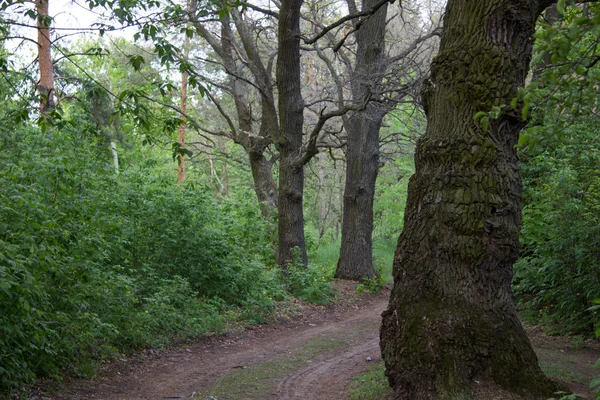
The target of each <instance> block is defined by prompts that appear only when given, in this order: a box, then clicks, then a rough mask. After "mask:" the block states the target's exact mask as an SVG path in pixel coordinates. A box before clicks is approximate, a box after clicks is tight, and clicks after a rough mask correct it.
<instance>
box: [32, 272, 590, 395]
mask: <svg viewBox="0 0 600 400" xmlns="http://www.w3.org/2000/svg"><path fill="white" fill-rule="evenodd" d="M335 286H336V290H337V293H338V301H337V303H336V304H334V305H329V306H313V305H304V304H299V303H298V304H297V308H298V309H299V310H296V311H295V312H297V311H301V316H298V317H296V318H293V319H291V318H284V317H283V316H280V318H278V319H277V320H276V321H274V322H272V323H269V324H266V325H258V326H253V327H245V328H240V329H237V330H232V331H230V332H228V333H225V334H219V335H214V336H211V337H204V338H200V339H198V340H196V341H195V342H193V343H187V344H185V345H182V346H176V347H172V348H170V349H166V350H160V351H156V350H148V351H145V352H141V353H138V354H136V355H135V356H133V357H131V358H127V359H126V358H122V359H119V360H116V361H113V362H111V363H109V364H107V365H105V367H104V368H103V371H102V373H101V374H100V376H99V377H97V378H95V379H92V380H83V379H77V380H71V381H68V382H66V383H65V385H64V386H63V388H62V389H61V390H59V391H50V392H48V391H46V393H45V394H43V395H40V396H34V398H38V399H43V400H59V399H60V400H62V399H64V400H71V399H107V400H108V399H110V400H113V399H122V400H125V399H195V400H208V399H210V400H226V399H227V400H229V399H231V400H233V399H256V400H260V399H305V400H310V399H314V400H318V399H323V400H338V399H339V400H342V399H348V398H360V399H389V398H390V395H389V393H390V392H389V389H386V388H385V387H383V388H381V386H383V385H382V383H381V382H382V381H383V379H382V378H381V376H379V378H378V381H379V382H375V385H379V386H380V388H379V389H382V390H380V392H379V393H380V394H378V395H377V396H375V397H374V390H373V389H370V388H369V389H367V390H366V392H369V393H370V394H369V393H362V392H361V389H360V386H365V387H368V386H369V384H373V382H371V383H369V382H365V377H368V376H371V375H373V373H374V372H375V374H376V375H380V373H379V372H378V371H381V368H382V366H381V356H380V354H379V344H378V343H379V323H380V314H381V312H382V311H383V310H384V309H385V307H386V305H387V299H388V296H389V290H385V289H384V290H382V291H381V292H380V293H378V294H367V293H363V294H358V293H357V292H356V291H355V290H354V288H353V286H352V284H349V283H339V282H335ZM528 333H529V335H530V338H531V341H532V343H533V346H534V347H535V349H536V352H537V353H538V357H539V358H540V365H541V366H542V368H543V369H544V371H545V372H546V373H547V374H548V375H550V376H551V377H552V378H553V379H555V380H559V381H561V382H562V383H563V384H565V385H567V386H568V387H569V388H570V389H571V390H572V391H574V392H576V393H581V394H583V395H589V393H588V392H587V391H586V389H587V385H588V383H589V382H590V380H591V379H592V378H593V377H594V376H595V375H596V371H595V370H594V367H593V365H594V363H595V361H596V360H597V359H598V358H600V346H599V345H598V344H597V343H596V342H589V341H588V342H586V341H583V340H576V341H574V340H572V339H568V338H561V337H550V336H547V335H545V334H544V333H543V332H542V330H541V329H539V328H536V327H529V328H528ZM369 372H371V375H366V374H367V373H369ZM360 377H363V378H362V380H359V379H360ZM368 379H370V378H367V380H368ZM357 386H358V389H356V387H357ZM349 387H355V389H353V390H349ZM46 389H48V386H46ZM363 392H365V391H363ZM476 397H477V399H482V400H491V399H498V400H501V399H519V397H515V396H512V395H509V394H507V393H505V392H502V391H501V390H497V389H496V388H493V387H489V386H485V387H483V386H482V387H481V388H480V389H479V390H477V396H476Z"/></svg>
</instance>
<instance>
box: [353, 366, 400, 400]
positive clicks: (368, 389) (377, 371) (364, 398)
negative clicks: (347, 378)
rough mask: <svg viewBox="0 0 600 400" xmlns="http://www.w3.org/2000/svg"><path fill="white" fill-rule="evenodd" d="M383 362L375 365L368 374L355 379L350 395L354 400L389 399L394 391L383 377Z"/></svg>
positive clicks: (370, 367)
mask: <svg viewBox="0 0 600 400" xmlns="http://www.w3.org/2000/svg"><path fill="white" fill-rule="evenodd" d="M384 370H385V367H384V365H383V361H379V362H376V363H373V364H371V365H370V366H369V369H368V371H367V372H366V373H364V374H362V375H359V376H357V377H356V378H354V379H353V380H352V381H351V382H350V385H349V388H348V394H349V396H350V399H352V400H378V399H385V398H388V397H389V396H390V395H391V394H392V389H391V388H390V386H389V385H388V381H387V378H386V377H385V376H384V375H383V372H384Z"/></svg>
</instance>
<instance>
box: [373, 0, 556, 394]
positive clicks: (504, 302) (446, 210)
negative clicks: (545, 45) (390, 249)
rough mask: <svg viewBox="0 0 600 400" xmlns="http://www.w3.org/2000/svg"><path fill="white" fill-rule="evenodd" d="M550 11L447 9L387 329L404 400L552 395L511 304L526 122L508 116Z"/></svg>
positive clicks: (489, 1)
mask: <svg viewBox="0 0 600 400" xmlns="http://www.w3.org/2000/svg"><path fill="white" fill-rule="evenodd" d="M549 3H551V1H550V0H517V1H515V0H478V1H473V0H450V1H449V2H448V5H447V9H446V14H445V17H444V31H443V34H442V40H441V44H440V50H439V54H438V55H437V56H436V58H435V59H434V61H433V63H432V67H431V70H432V72H431V77H430V79H429V80H428V81H427V82H425V84H424V87H423V93H422V96H423V102H424V107H425V111H426V115H427V122H428V125H427V130H426V133H425V135H424V136H423V137H422V138H421V139H420V140H419V142H418V145H417V148H416V153H415V167H416V170H415V174H414V176H413V177H412V178H411V180H410V183H409V190H408V200H407V206H406V212H405V221H404V230H403V232H402V234H401V235H400V237H399V239H398V246H397V248H396V252H395V257H394V269H393V275H394V288H393V290H392V293H391V297H390V302H389V306H388V308H387V310H386V311H385V312H384V313H383V323H382V327H381V350H382V354H383V358H384V360H385V365H386V374H387V376H388V378H389V382H390V385H391V386H392V387H393V389H394V398H395V399H411V400H412V399H416V400H418V399H436V398H441V399H446V398H452V397H453V396H457V395H469V394H470V393H471V392H472V389H473V381H474V379H478V380H483V381H491V382H495V383H496V384H498V385H500V386H502V387H504V388H506V389H508V390H511V391H516V392H527V393H533V394H537V395H541V394H547V393H549V392H551V391H552V390H553V389H554V388H555V385H554V384H553V383H552V382H551V381H549V380H548V379H547V378H546V377H545V376H544V374H543V373H542V372H541V370H540V368H539V366H538V363H537V357H536V355H535V353H534V351H533V349H532V347H531V344H530V342H529V339H528V338H527V336H526V334H525V331H524V330H523V328H522V326H521V323H520V321H519V319H518V317H517V314H516V311H515V306H514V303H513V299H512V293H511V285H510V284H511V277H512V265H513V263H514V261H515V260H516V258H517V256H518V253H519V242H518V233H519V229H520V226H521V178H520V174H519V169H518V165H517V156H516V151H515V148H514V147H515V144H516V143H517V139H518V137H519V132H520V131H521V129H522V127H523V125H524V122H523V119H522V117H521V111H520V110H519V109H518V107H515V108H517V109H512V108H510V107H505V106H504V105H506V104H511V100H512V99H513V98H516V97H517V91H518V88H519V87H521V86H523V84H524V81H525V77H526V75H527V72H528V66H529V61H530V58H531V51H532V43H533V40H532V37H533V33H534V30H535V24H536V20H537V18H538V16H539V14H540V13H541V12H542V11H543V10H544V8H545V7H547V6H548V5H549ZM513 104H514V103H513ZM494 106H497V107H505V108H504V112H503V113H502V114H501V115H500V116H499V117H498V118H496V119H491V118H488V117H487V116H483V117H482V115H481V114H480V115H479V116H478V118H479V117H481V119H480V120H476V119H475V115H476V114H477V113H478V112H489V111H490V110H491V109H492V107H494Z"/></svg>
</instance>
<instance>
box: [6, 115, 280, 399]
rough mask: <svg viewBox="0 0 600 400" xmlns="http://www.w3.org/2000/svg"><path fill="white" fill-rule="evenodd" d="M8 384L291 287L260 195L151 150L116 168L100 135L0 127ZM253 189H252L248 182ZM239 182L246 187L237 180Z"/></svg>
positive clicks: (85, 365) (218, 318) (86, 365)
mask: <svg viewBox="0 0 600 400" xmlns="http://www.w3.org/2000/svg"><path fill="white" fill-rule="evenodd" d="M0 146H1V147H0V193H1V197H0V210H1V211H0V359H2V363H0V391H2V392H6V393H10V392H11V391H14V390H18V389H19V388H21V387H22V386H23V385H24V384H27V383H29V382H32V380H33V379H34V378H35V377H37V376H50V377H54V378H57V379H59V378H60V377H61V376H62V374H63V373H64V372H74V373H77V374H80V375H85V376H88V375H90V374H92V373H93V371H94V368H93V365H94V363H95V362H96V361H97V360H100V359H103V358H106V357H113V356H114V355H115V354H118V353H120V352H127V351H131V350H132V349H135V348H140V347H148V346H161V345H164V344H165V343H168V342H169V341H171V340H173V338H178V337H179V338H184V337H188V336H195V335H199V334H203V333H206V332H210V331H215V330H218V329H220V328H221V327H222V326H223V325H224V323H225V321H224V317H223V316H222V315H223V313H224V312H226V311H227V310H229V309H231V308H233V307H240V306H245V307H249V306H250V305H251V304H253V305H255V306H253V308H252V310H253V312H254V313H255V314H254V317H255V318H258V317H257V315H258V316H260V314H261V313H267V312H269V311H270V310H272V308H273V301H274V300H273V299H280V298H282V297H284V296H285V293H284V289H283V281H282V279H281V276H280V275H278V273H277V272H274V271H276V270H274V269H273V251H272V247H271V246H272V244H271V242H270V238H271V236H270V235H271V233H270V232H271V231H272V227H271V226H269V225H268V224H267V223H266V222H265V221H264V220H263V218H262V217H261V215H260V212H259V208H258V207H257V206H256V204H255V202H254V201H253V200H254V197H253V196H248V193H247V192H246V193H241V194H234V196H237V198H235V199H234V200H224V201H222V202H221V203H218V202H217V201H216V200H215V198H214V196H213V195H212V194H211V193H210V191H209V190H208V189H206V188H205V187H203V186H202V185H199V184H194V182H190V184H188V185H186V186H185V188H184V189H181V188H180V187H179V186H177V185H176V184H175V183H174V182H173V181H174V179H173V175H172V173H171V172H170V171H169V170H170V169H172V164H168V165H166V167H168V168H169V170H166V169H165V168H163V167H162V165H163V164H164V163H159V162H158V160H160V157H163V156H162V155H156V156H155V155H154V154H153V152H156V151H157V150H154V149H151V148H147V149H146V152H145V154H144V155H143V157H140V155H138V154H133V153H132V154H127V153H124V154H122V160H123V163H124V164H125V167H123V168H122V171H121V174H120V175H119V176H116V175H115V173H114V170H113V169H112V166H111V164H110V160H111V159H110V154H109V153H108V152H107V151H106V148H105V147H104V139H103V138H95V137H94V136H90V135H87V136H86V135H85V134H81V133H80V132H79V130H75V129H74V128H71V127H70V126H69V125H66V126H65V127H63V128H61V129H56V128H55V129H50V130H47V131H46V132H45V133H41V132H40V131H38V130H36V129H24V130H21V131H10V130H6V129H5V130H2V131H0ZM244 190H246V189H244ZM240 191H241V190H240Z"/></svg>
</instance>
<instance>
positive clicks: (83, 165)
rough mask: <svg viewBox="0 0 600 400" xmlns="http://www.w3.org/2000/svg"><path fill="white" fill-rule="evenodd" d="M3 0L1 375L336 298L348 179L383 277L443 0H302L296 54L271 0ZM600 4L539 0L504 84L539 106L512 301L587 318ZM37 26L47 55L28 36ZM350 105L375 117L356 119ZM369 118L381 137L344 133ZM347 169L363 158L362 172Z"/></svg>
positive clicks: (69, 366)
mask: <svg viewBox="0 0 600 400" xmlns="http://www.w3.org/2000/svg"><path fill="white" fill-rule="evenodd" d="M1 4H2V9H3V13H2V15H1V20H0V28H1V31H0V35H1V38H2V48H1V49H0V56H1V57H0V72H1V75H2V79H0V95H1V96H2V107H1V110H0V112H1V113H2V117H1V118H0V149H1V152H0V160H1V162H0V171H1V173H0V191H1V193H2V197H1V200H0V208H1V212H0V359H1V360H2V363H1V364H0V388H1V390H2V392H3V393H6V394H7V395H9V394H10V393H14V392H19V391H20V390H23V388H25V387H26V385H27V384H30V383H32V382H34V380H35V379H36V378H38V377H45V376H49V377H52V378H55V379H58V380H60V378H61V377H62V376H64V375H65V374H76V375H81V376H91V375H93V374H94V373H95V368H96V365H97V363H98V362H99V361H101V360H104V359H106V358H111V357H117V356H118V355H119V354H121V353H128V352H132V351H135V350H136V349H139V348H144V347H153V346H157V347H159V346H164V345H166V344H168V343H170V342H172V341H173V340H179V339H182V338H189V337H195V336H198V335H202V334H208V333H211V332H218V331H220V330H222V329H224V327H225V326H227V325H228V324H242V323H261V322H263V321H265V320H267V319H268V318H269V316H270V315H272V313H273V312H274V310H276V309H281V308H285V307H291V304H293V299H295V298H298V299H301V300H303V301H308V302H314V303H318V304H325V303H328V302H331V301H335V293H333V292H332V291H331V289H330V287H329V283H330V281H331V280H332V279H333V277H334V276H335V275H336V273H337V274H338V275H340V270H342V271H343V268H344V261H343V259H344V251H343V250H342V252H340V248H342V249H343V246H344V223H346V224H349V225H348V226H350V229H349V230H348V231H347V232H354V231H355V230H356V228H352V226H353V225H352V223H353V222H352V221H350V222H348V221H346V222H345V221H344V219H345V218H350V217H349V216H348V215H349V212H348V210H350V209H351V205H349V203H346V202H348V201H351V200H352V199H354V202H355V203H357V204H363V205H365V204H366V207H367V209H368V207H369V201H373V205H372V211H371V212H370V213H371V214H369V213H366V214H365V213H364V212H358V213H357V215H358V216H361V215H362V216H365V215H367V216H369V215H372V222H369V221H368V220H366V221H360V220H356V219H355V220H354V226H355V227H356V226H361V227H363V228H366V233H365V232H363V234H364V235H368V239H365V237H366V236H363V237H362V238H361V237H358V239H357V238H354V239H353V238H348V237H347V236H346V241H347V242H346V243H347V244H346V246H347V247H349V248H350V249H352V248H354V247H356V248H358V249H364V248H363V247H357V245H356V243H353V242H352V240H357V241H358V242H359V243H362V245H364V246H367V247H366V248H367V249H368V251H362V260H363V261H361V263H362V264H361V265H362V267H361V268H360V269H359V270H358V272H355V273H354V275H353V276H350V277H351V278H353V279H363V282H362V284H361V285H360V288H361V290H377V288H378V287H380V286H381V285H382V284H383V283H384V282H386V281H390V280H391V264H392V257H393V252H394V247H395V241H396V239H397V236H398V234H399V233H400V231H401V230H402V226H403V213H404V205H405V199H406V189H407V184H408V179H409V177H410V175H411V173H412V172H413V166H412V151H413V149H414V145H415V142H416V140H417V139H418V137H419V136H420V134H421V133H422V132H423V131H424V121H425V118H424V115H423V110H422V105H421V104H420V86H421V83H422V82H423V81H424V80H426V79H427V76H428V68H429V63H430V61H431V58H432V57H433V56H434V55H435V51H436V46H437V37H438V35H439V28H440V26H439V25H440V20H441V19H440V18H441V13H442V12H443V6H444V5H443V4H437V3H434V2H425V1H413V2H409V1H404V2H402V3H401V4H400V3H397V4H390V5H388V4H387V3H386V2H372V3H369V2H364V3H363V4H360V5H357V4H355V3H353V2H351V1H348V2H345V3H343V4H342V3H336V2H332V3H325V2H318V1H314V2H305V3H304V5H303V6H302V9H301V10H300V11H301V14H302V19H301V24H300V29H301V32H302V33H303V41H302V44H301V49H302V58H301V59H300V61H299V62H297V60H296V61H293V62H291V64H289V66H290V67H289V69H287V68H286V69H285V70H281V69H278V68H277V66H278V65H280V63H281V61H280V60H279V59H278V58H277V51H278V48H277V42H278V36H280V32H278V30H277V22H276V21H277V19H278V18H280V17H281V16H280V15H279V6H278V3H277V2H273V3H269V4H267V5H265V4H250V3H244V4H229V3H223V2H209V3H206V4H204V3H202V4H195V3H194V2H188V3H187V4H178V3H171V2H140V3H137V2H134V1H131V2H130V1H116V2H104V1H97V2H96V1H92V2H89V4H83V5H81V6H82V7H85V8H87V9H92V10H93V11H94V12H97V13H104V14H105V15H106V16H107V17H108V18H109V19H108V20H104V19H99V20H98V21H99V22H98V25H96V26H94V27H93V28H92V29H91V31H92V33H88V34H85V35H83V34H82V32H81V30H80V29H75V28H72V27H69V26H55V24H54V21H53V20H52V19H51V18H47V17H46V16H45V15H44V2H42V1H38V2H37V3H35V4H31V3H28V2H12V1H4V2H2V3H1ZM45 4H46V5H47V2H45ZM382 7H385V8H387V10H386V9H385V8H382ZM382 10H383V11H385V13H384V12H383V11H382ZM347 15H352V16H354V18H348V17H347ZM377 16H379V17H380V18H381V17H382V16H383V21H384V22H383V23H381V22H379V23H373V21H376V19H375V18H376V17H377ZM340 21H341V22H340ZM369 21H371V22H369ZM369 23H371V25H369ZM599 23H600V14H599V13H598V6H597V5H596V4H586V5H578V6H575V5H572V6H570V7H566V8H565V4H564V2H559V4H558V7H555V8H553V9H552V10H551V11H549V12H547V13H546V15H545V19H544V20H541V21H540V23H539V27H538V33H537V41H536V47H535V54H534V61H533V63H532V67H531V74H530V78H529V79H528V86H527V87H526V88H525V89H524V90H523V91H522V92H521V93H520V94H519V96H520V97H519V98H518V99H516V101H517V100H518V101H522V102H523V103H524V104H525V107H524V112H523V115H522V117H523V118H524V119H525V118H526V119H527V120H528V128H527V129H526V130H525V131H524V132H523V134H522V135H521V139H520V141H519V145H518V147H519V155H520V160H521V170H522V173H523V178H524V212H523V218H524V221H523V230H522V232H521V243H522V249H521V258H520V259H519V261H518V262H517V264H516V266H515V276H514V281H513V290H514V293H515V296H516V299H517V300H518V302H519V305H520V310H521V315H522V317H523V318H524V319H526V320H529V321H533V322H539V323H543V324H544V325H545V326H546V327H547V329H548V330H550V331H551V332H553V333H558V334H576V335H583V336H584V337H587V336H593V335H594V327H595V323H597V322H598V319H597V317H596V309H595V307H594V299H596V298H597V297H598V296H599V295H600V287H599V286H600V272H599V271H600V268H599V267H600V265H599V263H600V243H599V241H600V240H599V238H600V232H599V229H600V228H599V227H600V221H599V219H600V186H599V185H600V181H599V179H600V178H599V177H600V175H599V174H600V164H599V160H598V157H600V155H599V153H598V146H599V144H598V132H597V128H596V127H597V119H598V112H597V104H598V79H599V78H598V77H599V74H598V67H597V64H598V61H599V60H600V55H599V53H598V48H597V47H598V40H599V38H600V35H599V33H600V32H599V29H600V28H598V25H599ZM124 25H125V26H131V27H132V28H133V29H135V30H134V31H133V32H134V33H133V34H132V35H130V37H129V39H127V38H124V37H121V36H119V35H113V34H111V32H113V31H117V32H118V31H121V30H122V26H124ZM361 26H362V28H361ZM374 26H379V27H380V28H381V29H380V30H379V31H378V30H377V29H375V27H374ZM369 27H370V28H369ZM48 28H52V29H53V30H52V31H48ZM363 28H364V29H363ZM367 28H369V29H367ZM27 29H30V30H32V31H34V32H42V36H41V37H40V36H37V33H36V35H34V36H35V38H32V37H33V36H28V35H27V34H25V32H26V31H27ZM43 32H51V33H48V34H46V36H44V33H43ZM364 32H372V34H373V36H369V35H367V33H364ZM361 35H362V36H361ZM377 35H379V36H377ZM381 35H383V37H384V40H379V39H380V38H381ZM378 38H379V39H378ZM44 39H51V40H48V42H49V45H50V46H51V47H50V48H49V49H50V51H49V52H48V55H51V57H52V58H51V62H50V65H51V71H48V70H46V71H44V64H43V59H44V55H43V54H42V53H40V52H38V50H39V49H40V48H41V47H43V46H40V44H42V42H44ZM32 42H33V43H32ZM374 43H384V44H385V45H384V46H383V45H382V46H379V47H377V46H375V45H374ZM31 44H33V46H32V45H31ZM373 48H378V49H379V53H378V54H375V55H372V54H368V51H367V52H366V53H365V52H364V51H363V50H364V49H373ZM361 49H363V50H361ZM361 51H363V52H362V53H361ZM365 51H366V50H365ZM368 57H373V58H372V59H369V58H368ZM361 60H363V61H362V63H363V64H361ZM286 62H287V61H286ZM294 66H296V67H297V68H298V72H299V74H300V75H299V76H300V79H301V81H300V84H301V86H300V87H301V92H300V95H301V98H300V101H296V102H295V103H294V102H292V104H291V106H292V108H294V107H295V110H296V115H297V114H298V109H300V114H301V115H302V116H303V120H302V121H301V122H300V124H299V129H297V131H298V132H299V133H300V136H299V139H300V140H299V141H298V135H296V136H295V138H294V139H293V140H289V141H287V142H286V141H285V140H284V141H282V138H285V137H286V135H289V134H290V132H289V131H291V129H289V130H288V129H287V128H285V127H287V126H288V125H286V124H285V123H284V122H283V121H284V117H283V115H282V114H285V112H283V113H282V110H286V109H287V108H286V105H285V104H284V105H283V106H282V101H283V100H285V99H288V100H289V99H291V98H293V96H294V95H297V94H298V93H295V94H294V93H292V94H291V95H286V96H285V97H282V96H281V93H283V92H284V90H286V88H283V87H282V86H280V85H278V84H280V83H281V82H282V81H285V79H282V75H278V74H284V73H285V72H286V71H289V70H291V69H292V68H293V67H294ZM373 66H375V67H373ZM46 67H47V65H46ZM369 68H374V69H369ZM49 72H50V73H51V77H52V86H48V85H45V86H44V84H42V83H43V82H45V81H44V78H47V77H48V76H47V73H49ZM45 74H46V76H44V75H45ZM365 87H366V88H367V89H365ZM502 111H503V110H502V109H497V110H492V112H490V113H487V114H481V115H478V116H477V118H478V119H479V120H480V121H481V124H487V123H489V120H491V119H493V118H494V117H495V116H494V113H501V112H502ZM360 118H363V119H362V120H361V119H360ZM360 121H367V122H362V123H363V124H364V125H365V126H371V125H379V126H375V128H377V129H374V128H373V129H372V128H371V127H367V128H361V129H363V130H359V131H358V133H355V134H353V135H351V132H353V129H356V127H357V126H362V125H360V124H361V122H360ZM297 125H298V124H297ZM298 132H297V133H298ZM373 132H376V133H373ZM367 137H369V138H371V142H369V143H371V144H372V143H373V141H372V140H373V138H375V139H376V141H375V143H376V148H373V147H372V146H371V147H369V144H368V143H367V144H366V145H365V147H362V148H361V147H360V146H361V141H362V140H363V139H361V140H358V143H353V144H351V143H350V142H351V141H352V140H353V139H352V138H359V139H360V138H367ZM364 141H365V142H366V141H367V140H366V139H364ZM284 142H285V143H284ZM292 145H293V146H292ZM290 146H292V147H291V148H290ZM351 146H354V147H352V148H351ZM357 146H358V147H357ZM361 155H366V156H365V157H363V158H362V159H361ZM290 160H291V161H293V162H292V164H293V165H292V166H291V169H288V170H286V169H285V168H284V167H285V164H286V163H288V161H290ZM369 162H371V164H368V163H369ZM372 162H375V164H373V163H372ZM368 165H371V167H369V166H368ZM373 165H375V168H372V166H373ZM348 166H351V167H350V168H347V167H348ZM352 166H354V169H353V168H352ZM347 169H348V170H350V171H352V170H354V171H355V172H356V171H358V172H361V171H367V172H369V176H366V177H364V176H361V177H359V179H358V180H354V181H353V180H352V179H353V178H352V175H350V177H349V175H347ZM290 171H291V172H290ZM294 174H296V175H294ZM298 174H299V175H298ZM375 179H376V184H375ZM348 181H350V184H349V183H348ZM369 181H372V184H373V189H372V190H370V189H369V186H368V185H369V183H368V182H369ZM290 182H292V183H293V185H296V186H293V185H292V184H290ZM357 182H358V183H357ZM363 182H366V183H365V184H363ZM292 186H293V187H292ZM282 188H288V189H287V191H285V190H282ZM365 188H366V189H365ZM352 190H355V192H352ZM345 191H346V194H345ZM282 193H283V194H282ZM290 193H291V194H290ZM281 196H283V197H281ZM360 196H366V197H365V200H364V201H363V200H360V201H356V199H362V197H360ZM282 198H283V199H284V200H283V201H287V200H286V199H288V200H289V199H291V200H292V201H291V205H288V204H287V203H285V204H286V205H285V207H288V206H290V207H295V208H294V211H293V212H290V213H288V212H286V213H285V215H286V216H287V215H292V214H293V215H296V214H294V213H297V212H298V204H299V206H300V210H301V211H302V212H303V215H300V217H299V218H297V219H296V223H295V224H293V223H292V222H293V221H288V222H289V223H290V225H289V226H293V229H296V231H295V233H294V234H293V235H291V236H289V235H288V236H285V235H286V234H287V233H288V230H287V229H288V228H285V229H282V227H285V226H284V225H282V223H284V222H282V221H281V220H282V214H281V213H278V209H279V207H281V206H282V205H283V204H282ZM369 199H371V200H369ZM358 216H357V217H356V218H358ZM371 224H372V225H371ZM298 226H300V230H298ZM347 229H348V228H347ZM371 230H372V231H371ZM290 231H291V230H290ZM282 235H284V236H282ZM371 236H372V240H373V245H372V248H371V247H370V246H371V245H370V243H369V241H370V240H371V239H370V238H371ZM282 243H285V246H287V249H288V250H289V251H288V253H285V252H282V251H281V250H280V248H281V247H282ZM348 243H349V244H348ZM278 249H279V251H278ZM282 254H283V255H282ZM340 257H341V258H340ZM346 257H347V258H346V260H350V261H353V260H355V258H353V257H358V256H356V255H352V254H351V253H350V252H349V253H347V255H346ZM350 264H352V263H350ZM341 275H342V276H343V275H344V274H341ZM346 277H348V276H346Z"/></svg>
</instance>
